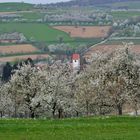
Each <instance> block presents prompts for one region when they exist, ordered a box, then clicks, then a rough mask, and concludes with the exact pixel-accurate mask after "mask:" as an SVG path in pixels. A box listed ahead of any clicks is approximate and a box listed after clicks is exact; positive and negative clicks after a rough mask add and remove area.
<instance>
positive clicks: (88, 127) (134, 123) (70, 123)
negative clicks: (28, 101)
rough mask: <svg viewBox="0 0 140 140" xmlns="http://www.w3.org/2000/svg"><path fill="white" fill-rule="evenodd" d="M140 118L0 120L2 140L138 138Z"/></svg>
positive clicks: (105, 139)
mask: <svg viewBox="0 0 140 140" xmlns="http://www.w3.org/2000/svg"><path fill="white" fill-rule="evenodd" d="M139 138H140V118H139V117H111V118H103V117H100V118H99V117H95V118H81V119H66V120H0V140H46V139H47V140H139Z"/></svg>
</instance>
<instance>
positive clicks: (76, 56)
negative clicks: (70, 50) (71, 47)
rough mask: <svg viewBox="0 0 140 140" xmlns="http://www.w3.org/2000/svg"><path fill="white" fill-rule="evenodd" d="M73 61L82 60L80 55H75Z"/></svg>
mask: <svg viewBox="0 0 140 140" xmlns="http://www.w3.org/2000/svg"><path fill="white" fill-rule="evenodd" d="M72 59H73V60H79V59H80V55H79V54H73V55H72Z"/></svg>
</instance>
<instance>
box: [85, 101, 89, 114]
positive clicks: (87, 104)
mask: <svg viewBox="0 0 140 140" xmlns="http://www.w3.org/2000/svg"><path fill="white" fill-rule="evenodd" d="M86 113H87V116H89V103H88V101H86Z"/></svg>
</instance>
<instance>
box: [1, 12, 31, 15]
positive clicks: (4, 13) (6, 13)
mask: <svg viewBox="0 0 140 140" xmlns="http://www.w3.org/2000/svg"><path fill="white" fill-rule="evenodd" d="M32 12H33V11H14V12H0V15H10V14H20V13H32Z"/></svg>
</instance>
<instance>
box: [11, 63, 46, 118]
mask: <svg viewBox="0 0 140 140" xmlns="http://www.w3.org/2000/svg"><path fill="white" fill-rule="evenodd" d="M9 84H10V88H9V92H11V94H12V96H13V97H12V98H14V100H15V106H17V107H19V106H20V105H22V106H23V105H24V106H25V108H27V109H28V110H29V113H30V114H29V116H30V117H31V118H34V117H35V115H37V114H36V111H37V109H38V108H40V107H41V103H42V100H43V98H44V91H45V90H46V89H45V87H46V86H47V85H46V76H45V73H43V72H42V71H40V70H38V69H36V68H35V67H31V66H30V65H24V66H23V67H19V69H18V70H16V71H15V74H14V75H13V76H12V77H11V80H10V82H9ZM15 110H16V107H15Z"/></svg>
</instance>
